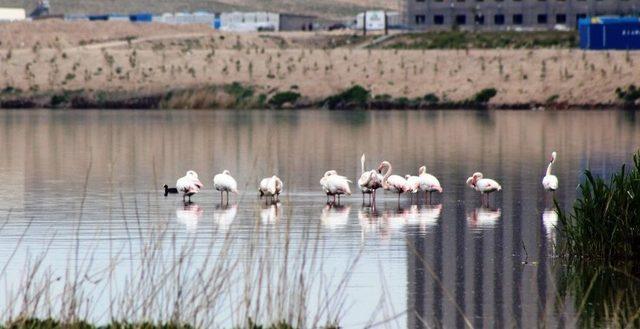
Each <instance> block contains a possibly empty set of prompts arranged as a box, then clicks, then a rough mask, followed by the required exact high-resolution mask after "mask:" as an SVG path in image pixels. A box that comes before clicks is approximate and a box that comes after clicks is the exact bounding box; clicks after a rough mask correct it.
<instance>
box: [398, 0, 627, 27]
mask: <svg viewBox="0 0 640 329" xmlns="http://www.w3.org/2000/svg"><path fill="white" fill-rule="evenodd" d="M406 1H407V2H406V6H405V10H406V17H405V19H406V22H407V24H408V25H409V27H411V28H414V29H417V30H428V29H452V28H459V29H462V30H550V29H575V28H576V27H577V25H578V21H579V19H580V18H585V17H587V16H601V15H618V16H628V15H636V16H637V15H640V0H406Z"/></svg>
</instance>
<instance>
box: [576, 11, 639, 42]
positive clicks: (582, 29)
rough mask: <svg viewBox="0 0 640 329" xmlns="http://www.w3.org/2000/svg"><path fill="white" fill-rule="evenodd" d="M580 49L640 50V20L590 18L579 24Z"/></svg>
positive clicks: (582, 20)
mask: <svg viewBox="0 0 640 329" xmlns="http://www.w3.org/2000/svg"><path fill="white" fill-rule="evenodd" d="M578 30H579V33H580V48H582V49H593V50H605V49H618V50H632V49H640V18H638V17H588V18H583V19H580V21H579V23H578Z"/></svg>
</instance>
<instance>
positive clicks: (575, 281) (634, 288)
mask: <svg viewBox="0 0 640 329" xmlns="http://www.w3.org/2000/svg"><path fill="white" fill-rule="evenodd" d="M558 265H559V266H557V267H558V269H559V271H560V273H559V276H558V279H557V285H558V292H559V298H562V299H564V300H567V301H568V303H569V304H568V305H565V307H566V308H574V309H576V310H577V312H578V316H577V318H572V319H571V323H569V324H568V326H572V327H575V326H578V327H581V328H638V327H639V326H640V317H639V314H640V311H639V310H640V278H639V277H638V276H637V273H640V267H639V266H638V264H634V263H623V264H615V265H606V264H604V265H602V264H591V263H571V264H568V265H560V264H558Z"/></svg>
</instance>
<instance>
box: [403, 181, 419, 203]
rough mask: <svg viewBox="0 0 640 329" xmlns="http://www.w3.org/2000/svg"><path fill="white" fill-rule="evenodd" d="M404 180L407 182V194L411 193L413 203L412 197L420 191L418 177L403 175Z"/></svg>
mask: <svg viewBox="0 0 640 329" xmlns="http://www.w3.org/2000/svg"><path fill="white" fill-rule="evenodd" d="M404 178H405V179H406V180H407V188H408V189H409V190H408V192H411V201H413V195H414V194H417V193H418V191H419V190H420V177H418V176H411V175H405V176H404Z"/></svg>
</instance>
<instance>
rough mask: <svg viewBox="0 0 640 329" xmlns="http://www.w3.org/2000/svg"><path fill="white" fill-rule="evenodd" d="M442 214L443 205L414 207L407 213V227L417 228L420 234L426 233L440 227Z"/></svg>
mask: <svg viewBox="0 0 640 329" xmlns="http://www.w3.org/2000/svg"><path fill="white" fill-rule="evenodd" d="M441 214H442V205H441V204H439V205H432V206H417V205H412V206H411V208H409V211H408V213H407V225H410V226H417V227H418V228H419V229H420V233H426V232H427V231H428V230H429V229H431V228H433V227H435V226H436V225H438V220H439V219H440V215H441Z"/></svg>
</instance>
